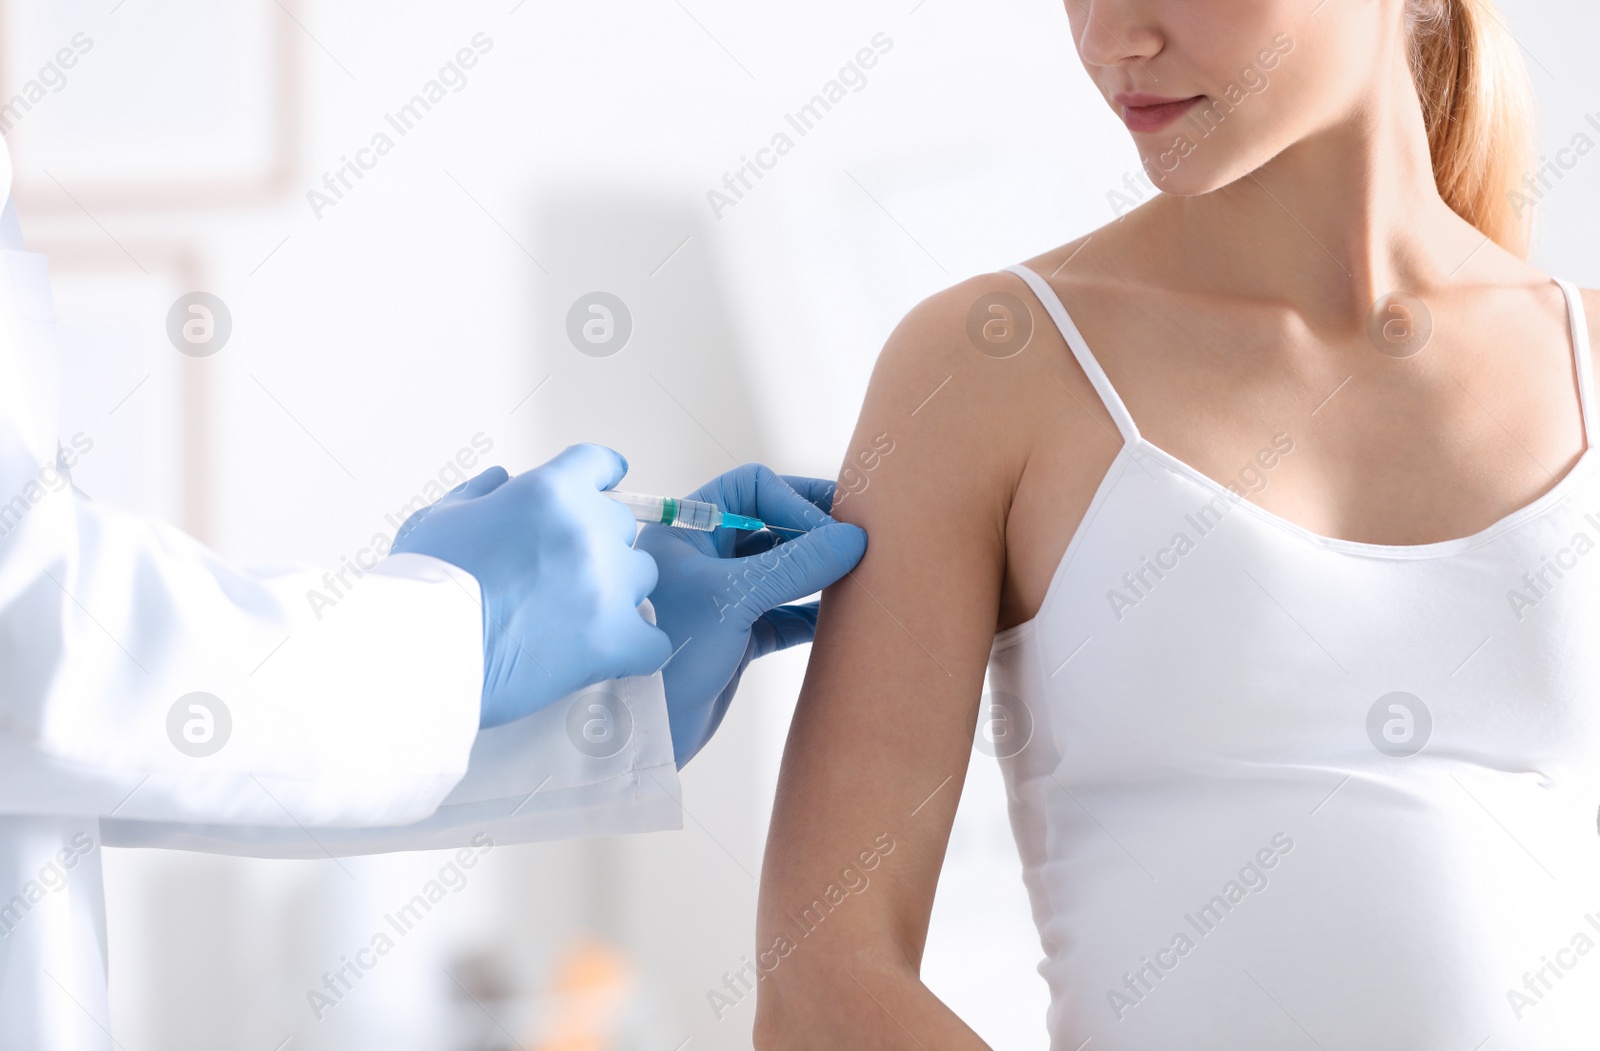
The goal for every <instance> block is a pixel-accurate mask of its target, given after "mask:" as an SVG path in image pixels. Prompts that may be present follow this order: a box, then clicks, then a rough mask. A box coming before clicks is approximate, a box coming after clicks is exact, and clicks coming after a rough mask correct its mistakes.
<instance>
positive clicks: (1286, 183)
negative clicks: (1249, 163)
mask: <svg viewBox="0 0 1600 1051" xmlns="http://www.w3.org/2000/svg"><path fill="white" fill-rule="evenodd" d="M1391 68H1394V69H1395V75H1393V76H1391V77H1389V78H1387V82H1386V83H1385V84H1384V85H1383V86H1381V87H1379V88H1375V89H1374V91H1373V92H1372V94H1371V95H1370V96H1369V97H1367V98H1364V99H1361V100H1359V101H1358V102H1357V104H1356V105H1355V106H1353V107H1352V108H1351V109H1350V111H1349V112H1346V113H1343V114H1341V115H1339V116H1338V117H1337V119H1334V120H1332V121H1330V122H1329V123H1328V125H1327V126H1326V127H1325V128H1324V129H1323V130H1321V131H1318V132H1316V133H1314V134H1312V135H1309V136H1307V137H1305V138H1303V139H1301V140H1299V141H1298V142H1296V143H1295V144H1294V145H1293V146H1291V147H1290V148H1289V149H1287V150H1285V151H1284V152H1282V153H1280V154H1279V155H1278V156H1276V157H1274V158H1273V159H1272V160H1270V161H1268V162H1267V163H1266V164H1264V165H1262V166H1261V167H1260V168H1258V169H1257V170H1256V171H1254V172H1251V173H1249V174H1247V175H1245V176H1244V177H1243V178H1241V179H1239V180H1237V181H1236V182H1234V183H1232V184H1231V185H1229V186H1226V187H1223V188H1222V189H1220V190H1217V191H1215V192H1213V193H1209V194H1204V195H1200V196H1195V197H1164V198H1161V199H1159V200H1158V202H1157V203H1156V204H1154V205H1153V206H1152V208H1151V209H1150V212H1151V216H1150V217H1151V219H1152V220H1154V223H1155V225H1156V226H1157V227H1159V228H1161V230H1162V231H1163V233H1161V234H1158V235H1157V237H1156V238H1155V240H1156V242H1157V245H1155V246H1152V247H1154V248H1155V250H1156V251H1158V252H1161V253H1164V254H1166V255H1167V258H1168V259H1169V260H1170V262H1171V264H1172V265H1173V266H1174V267H1176V268H1178V269H1180V270H1181V271H1182V272H1184V273H1186V274H1188V275H1191V282H1199V283H1200V284H1201V287H1200V288H1195V290H1197V291H1198V290H1201V288H1203V289H1205V290H1209V291H1215V292H1222V293H1225V294H1228V295H1232V296H1239V297H1244V298H1251V299H1265V300H1272V301H1280V302H1290V303H1293V304H1295V305H1296V307H1297V308H1298V309H1299V311H1300V312H1301V313H1302V314H1303V315H1304V316H1305V317H1306V318H1307V320H1308V321H1310V322H1311V323H1313V324H1317V323H1319V322H1320V323H1326V324H1328V325H1330V326H1345V325H1351V324H1357V323H1360V322H1361V320H1362V319H1363V318H1364V317H1365V315H1366V313H1367V312H1368V310H1370V308H1371V306H1372V304H1373V302H1374V301H1376V300H1377V299H1378V298H1379V297H1381V296H1383V295H1385V294H1386V293H1389V292H1392V291H1396V290H1400V289H1404V290H1407V291H1412V292H1422V291H1424V290H1426V289H1428V288H1433V287H1437V286H1439V285H1440V284H1443V283H1445V282H1446V281H1448V280H1449V279H1450V278H1451V277H1453V276H1457V275H1458V274H1459V273H1460V272H1461V271H1462V270H1463V268H1464V266H1465V264H1466V263H1467V261H1468V260H1469V259H1471V258H1473V257H1474V256H1475V255H1481V254H1483V253H1490V254H1491V255H1493V254H1496V253H1499V254H1503V253H1500V250H1499V249H1498V248H1497V247H1496V246H1494V245H1492V244H1488V245H1486V244H1485V241H1486V238H1485V237H1484V236H1483V235H1482V234H1481V233H1479V232H1478V231H1477V230H1476V229H1475V228H1473V227H1472V226H1471V225H1470V224H1469V223H1467V222H1466V221H1465V220H1463V219H1461V218H1460V217H1459V216H1457V215H1456V214H1455V212H1453V211H1452V210H1451V209H1450V207H1449V205H1447V204H1445V202H1444V201H1443V200H1442V199H1441V198H1440V196H1439V193H1438V189H1437V187H1436V185H1435V182H1434V176H1433V166H1432V161H1431V159H1430V156H1429V150H1428V140H1427V133H1426V130H1425V128H1424V124H1423V118H1422V109H1421V103H1420V102H1419V101H1418V99H1417V96H1416V92H1415V90H1414V89H1413V88H1412V85H1411V80H1410V73H1409V71H1407V70H1406V68H1405V65H1404V63H1403V62H1399V63H1396V64H1393V65H1392V67H1391ZM1162 242H1165V243H1164V244H1163V243H1162ZM1191 282H1185V283H1186V284H1190V283H1191ZM1191 287H1193V286H1192V285H1191Z"/></svg>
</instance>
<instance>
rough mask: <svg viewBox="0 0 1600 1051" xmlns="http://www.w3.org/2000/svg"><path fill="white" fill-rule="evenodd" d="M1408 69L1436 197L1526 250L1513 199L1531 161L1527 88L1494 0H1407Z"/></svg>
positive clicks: (1525, 224)
mask: <svg viewBox="0 0 1600 1051" xmlns="http://www.w3.org/2000/svg"><path fill="white" fill-rule="evenodd" d="M1406 16H1407V17H1406V21H1407V28H1408V33H1409V40H1408V43H1409V45H1410V59H1411V77H1412V80H1413V81H1415V83H1416V86H1417V94H1418V95H1419V96H1421V99H1422V115H1423V120H1424V122H1425V123H1426V125H1427V129H1428V148H1429V150H1430V152H1431V154H1432V156H1433V177H1434V181H1435V182H1436V183H1437V184H1438V187H1439V195H1440V196H1441V197H1443V198H1444V200H1445V203H1446V204H1448V205H1449V206H1450V207H1451V208H1452V209H1454V210H1455V212H1456V214H1457V215H1459V216H1461V217H1462V218H1463V219H1465V220H1467V222H1469V223H1471V224H1472V225H1473V226H1476V227H1477V228H1478V229H1479V230H1481V231H1482V232H1483V233H1484V235H1485V236H1487V237H1488V238H1490V239H1491V240H1493V241H1494V242H1495V243H1497V244H1499V245H1500V246H1501V247H1503V248H1505V249H1506V250H1507V251H1509V252H1512V253H1514V254H1515V255H1517V256H1520V257H1526V256H1527V254H1528V241H1529V237H1530V234H1531V227H1532V214H1531V209H1526V208H1524V207H1522V206H1520V205H1519V204H1517V203H1516V201H1515V200H1514V199H1513V194H1515V193H1517V192H1518V191H1519V190H1520V188H1521V185H1522V177H1523V175H1524V174H1525V173H1526V172H1527V171H1528V170H1529V168H1530V167H1531V166H1532V160H1533V149H1534V147H1533V90H1532V88H1531V87H1530V86H1529V83H1528V71H1527V67H1526V66H1525V65H1524V64H1523V62H1522V56H1521V55H1519V54H1518V53H1517V44H1516V41H1515V40H1513V39H1512V37H1511V34H1510V32H1509V31H1508V30H1507V29H1506V27H1505V24H1504V23H1502V22H1501V21H1500V15H1499V13H1498V12H1497V11H1496V10H1495V8H1494V0H1406Z"/></svg>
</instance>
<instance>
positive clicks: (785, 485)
mask: <svg viewBox="0 0 1600 1051" xmlns="http://www.w3.org/2000/svg"><path fill="white" fill-rule="evenodd" d="M833 490H834V484H833V483H832V482H828V481H823V480H822V479H818V478H801V477H793V476H787V475H784V476H780V475H777V474H775V473H773V472H772V471H771V470H770V469H768V468H766V467H763V466H761V465H759V464H752V465H747V466H744V467H739V468H736V469H734V470H732V471H729V472H727V473H726V474H723V475H721V476H719V477H718V478H715V479H713V480H712V481H710V482H707V483H706V484H705V485H703V486H701V487H700V488H699V489H697V490H696V491H694V492H693V493H690V494H689V499H692V500H705V501H708V502H710V503H714V504H716V505H717V506H719V507H721V508H722V510H724V511H726V512H731V513H733V514H739V515H747V516H750V517H752V518H759V519H761V520H762V521H763V522H766V523H767V524H768V525H773V526H779V527H783V528H784V529H789V530H798V531H800V532H775V531H772V530H763V531H761V532H758V533H744V532H737V531H735V530H731V529H717V530H713V531H712V532H709V533H703V532H699V531H696V530H689V529H675V528H672V527H670V526H662V525H648V526H645V527H644V529H643V530H641V531H640V533H639V540H638V543H637V545H636V546H637V547H638V548H639V549H640V550H641V551H647V552H649V554H650V555H651V556H653V557H654V558H655V562H656V567H657V570H658V572H659V579H658V580H657V582H656V587H655V590H654V591H653V592H651V594H650V604H651V605H652V606H654V607H655V611H656V623H657V624H658V625H659V626H660V627H661V628H662V629H663V630H664V631H665V632H666V633H667V636H668V638H670V639H671V642H672V649H673V650H674V653H673V655H672V659H671V660H670V661H668V662H667V666H666V667H665V668H664V669H663V670H662V678H663V684H664V686H665V688H666V694H667V712H668V717H669V719H670V721H671V726H672V750H673V754H674V757H675V758H676V760H677V764H678V767H679V769H682V768H683V765H684V764H685V763H687V762H688V761H689V760H690V759H691V758H693V757H694V755H695V753H696V752H698V751H699V750H700V749H701V748H702V747H703V746H704V745H705V743H706V742H707V741H709V740H710V739H711V735H712V734H713V733H715V732H716V729H717V726H718V725H719V724H720V723H721V722H722V717H723V716H724V715H725V714H726V713H727V710H728V705H729V704H730V703H732V701H733V694H734V691H735V690H736V689H738V686H739V677H740V676H741V675H742V674H743V673H744V670H745V668H746V667H748V666H749V664H750V662H751V661H753V660H755V659H756V658H757V657H762V656H765V655H766V654H769V653H775V652H777V651H778V650H782V649H786V648H787V647H789V646H794V645H797V644H799V643H802V642H810V641H811V638H812V635H813V634H814V633H815V631H816V624H817V607H818V604H817V603H815V602H810V603H806V604H804V605H785V603H792V602H795V601H796V600H798V599H801V598H804V597H805V596H807V595H810V594H813V593H815V592H817V591H820V590H822V589H823V588H825V587H827V586H828V585H829V584H832V583H833V582H834V581H836V580H838V579H839V578H840V577H843V576H844V575H845V574H846V573H848V572H850V570H852V569H854V568H855V566H856V563H858V562H859V561H861V556H862V555H863V554H865V553H866V549H867V534H866V532H865V531H864V530H862V529H861V528H860V527H858V526H854V525H850V524H849V523H846V522H835V521H834V520H833V519H832V518H830V517H828V514H827V512H828V511H829V510H830V509H831V508H832V506H833ZM602 499H603V498H602Z"/></svg>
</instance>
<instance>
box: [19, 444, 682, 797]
mask: <svg viewBox="0 0 1600 1051" xmlns="http://www.w3.org/2000/svg"><path fill="white" fill-rule="evenodd" d="M586 448H589V449H594V448H595V447H586ZM598 451H599V452H605V451H604V450H598ZM569 453H571V450H569ZM609 455H614V454H609ZM530 473H532V472H530ZM591 473H592V472H591ZM480 477H481V476H480ZM63 481H64V479H62V477H61V475H60V473H59V471H58V468H57V466H56V465H55V464H51V463H40V462H39V458H38V457H37V456H36V455H34V454H33V453H32V452H31V451H30V449H29V448H28V447H27V445H26V444H25V443H24V441H23V440H22V438H21V435H20V433H19V432H18V430H16V429H14V428H12V427H11V426H10V425H9V421H7V420H5V419H0V494H5V495H4V496H0V500H3V499H7V498H9V502H7V503H5V504H4V505H3V507H0V668H3V669H4V674H3V677H0V813H11V814H32V815H44V814H62V815H98V816H101V817H110V816H115V817H116V818H119V819H128V820H132V821H150V822H194V823H201V824H204V823H216V824H222V825H261V826H282V827H286V828H304V827H306V826H387V825H403V824H407V823H410V822H415V821H419V820H422V819H424V818H426V817H428V816H429V815H431V814H433V813H434V811H435V810H436V809H437V808H438V807H439V805H440V803H441V801H443V800H444V799H445V798H446V796H447V794H448V793H450V792H451V791H452V789H453V788H455V787H456V786H457V783H458V782H459V781H460V780H461V779H462V776H463V774H464V773H465V772H466V771H467V767H468V757H469V753H470V751H471V750H472V749H473V747H474V745H475V743H476V741H477V738H478V730H479V725H480V722H481V721H486V719H488V717H490V716H492V715H496V714H498V715H505V714H506V713H505V712H491V711H488V710H487V709H486V707H485V705H484V704H483V699H484V697H486V696H491V694H492V690H487V689H486V674H485V672H486V670H487V671H489V672H490V673H491V674H492V675H496V676H498V677H499V678H500V679H502V680H505V681H508V682H512V683H513V684H515V683H517V682H519V681H520V682H521V684H522V685H524V686H526V685H527V684H528V683H530V682H532V681H534V679H535V677H536V676H537V678H538V679H539V681H540V682H541V683H543V688H544V690H545V698H546V700H547V701H549V700H554V699H555V698H558V697H560V696H562V695H563V694H565V693H567V692H570V691H571V690H573V689H576V688H577V687H580V686H582V685H584V682H585V681H595V680H598V679H601V678H605V677H608V676H609V675H627V674H644V673H648V672H649V671H650V670H651V669H652V668H654V667H655V666H657V665H659V664H660V662H661V660H663V659H664V658H665V655H666V653H667V652H668V644H667V642H666V639H665V636H664V635H663V634H662V633H661V632H659V631H657V630H656V629H654V628H652V627H650V626H649V625H648V624H647V623H645V622H644V621H643V620H642V619H640V618H639V617H638V615H637V613H635V612H634V609H633V607H634V606H635V605H637V604H638V602H639V601H641V600H642V598H643V596H644V593H645V592H647V591H648V590H649V588H650V586H651V585H652V584H653V583H654V571H653V567H650V566H649V559H648V558H647V557H646V556H644V555H642V554H641V553H638V552H634V551H632V550H630V549H629V548H628V546H627V543H626V542H625V541H622V540H620V539H618V538H617V537H586V536H585V535H581V531H580V535H568V536H566V537H564V538H563V539H564V540H565V542H566V546H565V547H564V548H563V549H562V552H563V553H564V554H566V555H568V556H570V557H571V559H572V561H573V562H574V563H575V564H578V565H588V564H590V563H589V562H588V561H586V559H587V558H593V557H601V558H610V559H613V560H615V559H618V558H624V557H625V558H628V559H630V560H634V561H633V571H632V572H631V574H630V573H629V572H625V571H623V570H618V571H616V572H614V573H612V574H611V575H610V578H609V579H610V580H611V581H612V583H613V587H614V590H615V589H620V593H618V594H610V595H608V596H605V597H604V601H601V600H600V598H599V597H597V596H594V595H584V596H580V597H582V598H589V599H595V601H593V602H591V603H590V611H591V613H592V612H593V611H594V609H596V608H603V610H604V611H606V612H607V615H610V616H613V617H619V616H620V613H618V612H617V611H618V610H625V611H626V614H627V615H628V616H629V617H632V618H633V620H634V621H635V622H636V624H637V631H638V633H639V636H640V638H643V640H644V641H643V643H641V644H640V645H638V646H635V647H634V648H633V649H631V650H630V652H629V653H628V654H626V655H624V654H623V653H622V652H621V651H622V650H623V649H627V648H628V644H627V640H626V638H625V634H618V635H616V636H615V639H614V641H615V642H616V644H617V645H616V652H613V653H607V654H604V655H602V656H599V657H596V658H595V659H594V660H593V661H592V662H591V670H592V671H593V673H594V674H593V677H592V678H587V679H583V680H575V681H570V682H569V681H564V680H562V679H561V676H560V675H559V674H556V675H549V674H547V672H548V671H549V670H550V669H554V670H556V671H557V672H559V671H560V670H561V668H560V665H559V663H558V662H557V661H555V660H554V659H553V658H551V657H550V656H549V654H548V651H545V652H544V654H543V655H544V658H545V659H544V662H543V665H544V667H541V662H540V660H539V657H540V655H541V653H540V650H539V647H538V645H536V644H535V643H534V642H533V640H534V639H536V638H538V637H539V633H537V632H534V631H533V630H532V629H531V628H530V626H529V625H527V624H526V623H522V624H518V623H515V622H513V620H512V617H511V615H510V614H507V613H505V612H504V611H503V610H502V611H499V613H498V617H490V616H486V610H485V605H484V602H485V599H486V598H489V597H490V596H488V595H487V594H486V592H488V591H489V590H490V589H488V588H482V587H480V584H479V581H478V580H477V579H476V578H475V577H474V575H473V574H472V573H470V572H467V571H466V570H465V569H463V568H462V567H460V566H458V565H454V564H451V563H450V562H447V561H444V560H442V559H440V558H436V557H431V556H429V555H426V554H421V553H400V554H396V555H394V556H391V557H389V558H386V559H382V560H379V561H376V562H375V563H373V564H371V565H364V566H363V567H361V568H362V570H363V572H361V573H360V574H358V575H356V576H354V577H352V576H351V575H348V574H346V575H344V576H343V577H342V578H341V581H342V584H343V585H344V586H343V587H339V588H335V589H332V591H331V593H332V594H333V595H335V596H337V597H336V599H335V600H334V601H332V602H328V601H321V602H316V601H312V596H313V595H319V596H322V597H323V598H324V600H325V599H326V597H327V596H328V595H329V594H330V587H329V584H328V581H327V580H326V579H325V578H324V577H323V575H322V574H321V573H315V572H307V571H286V572H282V573H257V572H250V571H246V570H243V569H240V568H239V567H236V566H234V565H232V564H230V563H228V562H227V561H226V560H224V559H222V558H220V557H218V556H217V555H216V554H214V553H213V552H211V551H209V550H207V549H206V548H205V547H204V546H202V545H201V544H199V543H198V542H196V541H195V540H193V539H192V538H190V537H188V536H187V535H185V534H183V533H182V532H180V531H178V530H176V529H173V528H171V527H170V526H167V525H165V524H163V523H160V522H157V521H154V520H150V519H146V518H142V517H140V516H137V515H132V514H128V513H125V512H121V511H118V510H116V509H113V508H109V507H106V506H103V505H100V504H97V503H95V502H93V501H91V500H89V499H87V498H86V497H84V496H82V495H81V494H79V493H77V492H76V491H75V490H74V489H72V488H71V487H69V486H66V485H64V484H62V482H63ZM601 484H604V483H603V482H595V483H592V484H591V488H590V492H589V495H590V497H592V498H593V499H594V500H595V501H598V502H601V503H604V504H606V505H608V507H607V510H620V509H616V508H614V507H611V506H610V502H609V501H605V500H604V498H602V497H600V496H599V495H598V491H597V490H598V488H599V487H600V485H601ZM12 494H15V495H14V496H13V495H12ZM622 525H626V526H628V527H631V521H628V522H626V523H618V526H619V528H620V527H621V526H622ZM570 532H571V531H570V530H569V533H570ZM630 536H631V532H630ZM522 542H523V543H526V542H528V541H527V538H526V535H525V536H524V539H523V541H522ZM589 544H593V545H602V546H605V548H606V552H605V553H602V554H600V555H596V553H595V552H594V551H593V550H590V549H589V548H588V547H586V545H589ZM619 552H620V554H619ZM647 567H648V572H646V571H645V570H646V568H647ZM580 605H581V603H580ZM574 608H577V607H574ZM551 612H555V611H551ZM568 612H571V611H568ZM569 619H570V620H572V622H573V624H574V625H577V626H580V627H581V626H584V625H586V624H587V620H586V619H585V618H583V617H578V616H571V617H569ZM495 632H498V633H501V634H503V635H505V636H506V637H507V639H508V640H509V641H508V642H507V643H506V644H505V645H503V646H501V647H500V649H499V650H498V654H499V656H497V651H496V650H495V648H494V647H492V646H491V647H490V649H489V660H488V662H487V664H486V660H485V648H486V641H489V640H491V639H492V638H493V637H494V634H493V633H495ZM546 641H548V640H546ZM633 641H634V642H639V639H634V640H633ZM583 653H584V655H585V656H594V654H593V653H591V651H590V650H587V649H586V650H584V651H583ZM519 677H520V679H519ZM569 678H570V676H569ZM546 679H549V680H550V681H549V682H544V680H546ZM491 699H492V697H491ZM515 714H517V713H515V712H511V715H513V716H514V715H515ZM489 721H492V720H489Z"/></svg>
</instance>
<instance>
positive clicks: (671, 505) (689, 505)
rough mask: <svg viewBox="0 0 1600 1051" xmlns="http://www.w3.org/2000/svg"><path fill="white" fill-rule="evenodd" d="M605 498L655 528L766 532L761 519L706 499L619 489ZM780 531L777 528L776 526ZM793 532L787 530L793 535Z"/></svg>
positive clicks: (606, 493) (610, 492)
mask: <svg viewBox="0 0 1600 1051" xmlns="http://www.w3.org/2000/svg"><path fill="white" fill-rule="evenodd" d="M605 495H606V496H609V497H611V499H613V500H615V501H616V502H617V503H619V504H622V505H624V506H625V507H627V508H628V510H630V511H632V512H633V517H634V518H636V519H638V520H639V521H641V522H645V523H648V524H652V525H668V526H677V527H678V528H679V529H699V530H703V531H705V532H710V531H711V530H713V529H717V528H719V527H720V528H722V529H766V528H767V524H766V523H765V522H763V521H761V519H759V518H747V517H745V516H744V515H734V514H729V513H728V512H726V511H724V510H723V509H722V508H720V507H718V506H717V505H716V504H708V503H706V502H704V501H702V500H680V499H678V498H677V497H673V496H647V495H645V494H644V493H625V492H622V491H620V490H617V489H607V490H605ZM773 528H777V527H773ZM790 531H791V530H785V532H790Z"/></svg>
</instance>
